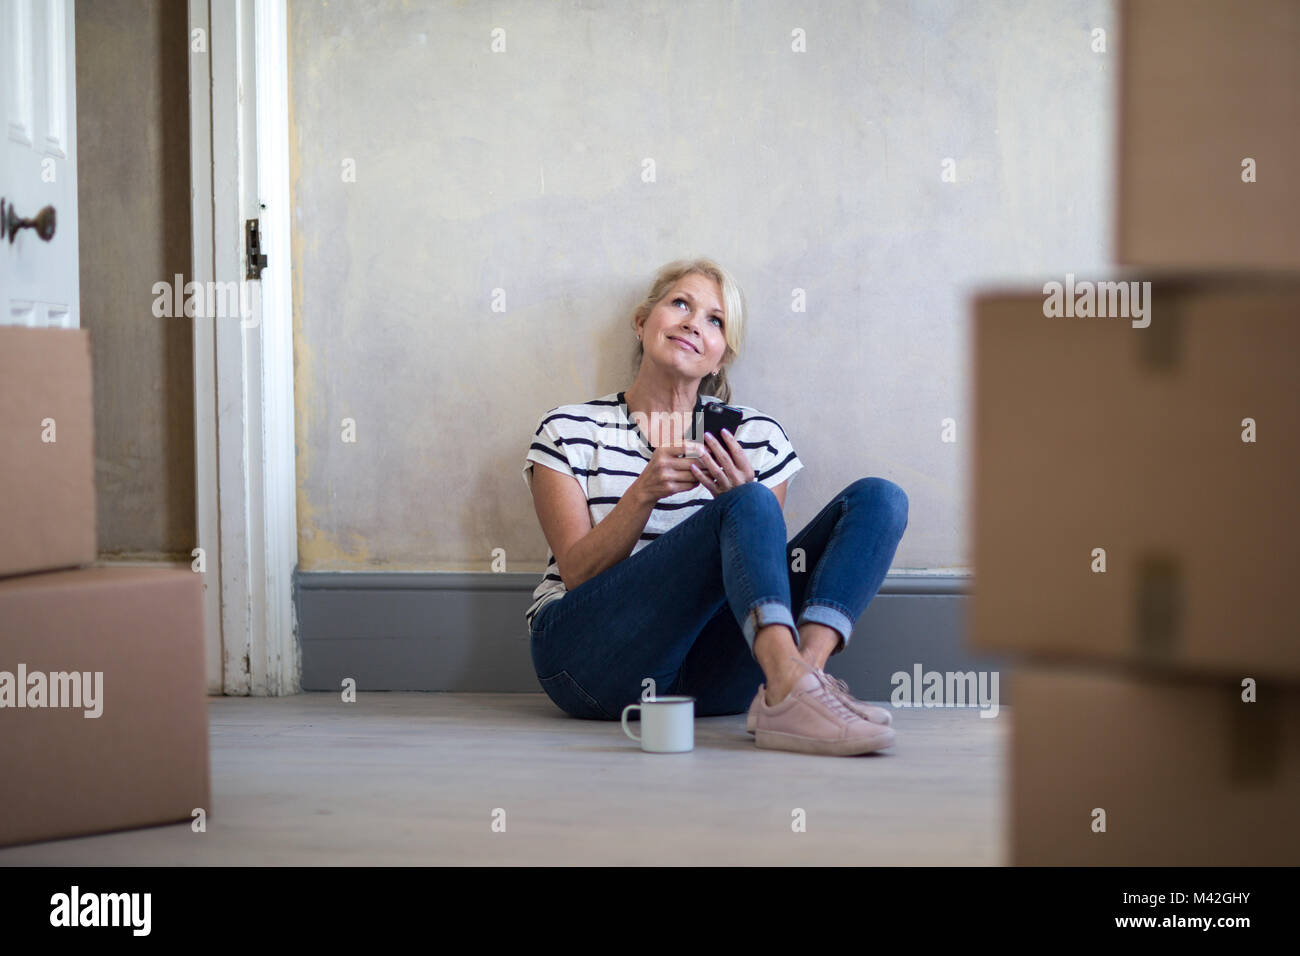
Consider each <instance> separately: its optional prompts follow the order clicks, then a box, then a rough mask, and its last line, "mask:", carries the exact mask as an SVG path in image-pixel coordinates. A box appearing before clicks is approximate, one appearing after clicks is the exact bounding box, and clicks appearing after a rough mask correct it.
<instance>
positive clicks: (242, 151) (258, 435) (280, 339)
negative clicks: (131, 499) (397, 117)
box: [186, 0, 301, 695]
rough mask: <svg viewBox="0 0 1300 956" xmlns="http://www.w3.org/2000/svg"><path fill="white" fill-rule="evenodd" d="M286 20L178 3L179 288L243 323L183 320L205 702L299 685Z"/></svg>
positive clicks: (227, 2)
mask: <svg viewBox="0 0 1300 956" xmlns="http://www.w3.org/2000/svg"><path fill="white" fill-rule="evenodd" d="M286 15H287V14H286V6H285V0H233V2H232V0H216V2H213V0H189V42H190V56H189V66H190V77H189V81H190V82H189V86H190V175H191V190H190V196H191V207H192V217H191V221H192V240H193V252H194V259H193V270H192V271H193V274H192V276H191V280H192V281H193V282H195V283H197V286H196V288H195V291H197V290H208V289H213V288H217V289H220V288H223V287H224V288H227V289H233V288H238V290H239V293H240V294H239V295H238V296H236V297H235V299H236V300H237V301H236V309H235V311H236V313H240V312H242V309H240V308H238V305H239V303H252V312H251V316H241V315H240V314H235V315H232V316H229V317H223V316H222V315H220V314H218V316H217V317H215V318H214V317H212V316H210V315H206V314H199V312H196V314H195V317H194V319H193V323H194V432H195V435H194V437H195V477H196V487H195V492H196V500H195V504H196V512H197V515H196V522H195V524H196V532H197V535H198V545H197V546H198V548H201V549H202V559H203V561H204V566H205V567H204V622H205V631H206V635H205V636H206V657H207V675H208V692H209V693H214V694H232V695H278V694H293V693H298V692H299V691H300V690H301V658H300V654H299V651H298V641H297V635H296V632H297V622H296V615H295V613H294V607H293V593H292V589H293V571H294V567H295V566H296V564H297V557H298V527H297V511H296V497H295V496H296V493H297V479H296V475H295V470H294V400H293V399H294V396H293V308H292V296H291V290H292V284H291V280H290V276H291V272H290V261H289V222H290V220H289V138H288V91H287V86H288V83H287V80H288V47H287V41H288V31H287V22H286ZM246 219H258V220H259V221H260V223H261V242H262V252H263V253H264V254H265V255H267V257H268V260H269V261H268V264H267V266H266V269H265V271H264V272H263V274H262V278H261V279H260V280H251V281H248V282H246V280H245V279H244V269H245V259H246V257H245V254H244V221H245V220H246ZM209 283H213V285H209ZM231 283H233V284H234V285H231ZM258 290H260V295H259V294H257V293H258ZM186 293H187V298H188V293H189V287H188V286H187V290H186ZM214 300H215V297H214ZM226 301H227V302H228V303H229V301H230V300H229V299H227V300H226ZM259 309H260V316H259V315H258V312H259ZM199 311H200V312H205V311H206V310H199ZM197 558H198V556H197V555H196V560H197Z"/></svg>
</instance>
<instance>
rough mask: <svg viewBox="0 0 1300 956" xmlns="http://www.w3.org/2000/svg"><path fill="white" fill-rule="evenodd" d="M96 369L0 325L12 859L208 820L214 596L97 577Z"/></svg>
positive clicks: (129, 578) (2, 755) (79, 348)
mask: <svg viewBox="0 0 1300 956" xmlns="http://www.w3.org/2000/svg"><path fill="white" fill-rule="evenodd" d="M90 368H91V366H90V334H89V332H87V331H85V330H81V329H31V328H24V327H11V326H0V529H3V531H2V533H0V767H3V768H4V769H3V773H0V845H6V844H13V843H25V842H30V841H34V840H43V839H51V838H56V837H67V836H75V835H80V834H89V833H100V832H104V831H107V830H118V829H125V828H130V827H139V826H148V825H153V824H159V823H169V822H174V821H180V820H186V821H188V820H190V819H191V818H192V814H193V811H194V810H195V809H197V808H201V809H203V811H204V813H205V814H209V813H210V810H211V808H210V806H209V779H208V731H207V698H206V690H205V677H204V655H203V616H202V583H201V582H200V580H199V577H198V575H196V574H193V573H191V572H189V571H183V570H172V569H153V568H132V567H94V566H93V565H94V564H95V559H96V553H95V543H96V534H95V489H94V441H93V427H92V426H93V417H92V406H91V377H90Z"/></svg>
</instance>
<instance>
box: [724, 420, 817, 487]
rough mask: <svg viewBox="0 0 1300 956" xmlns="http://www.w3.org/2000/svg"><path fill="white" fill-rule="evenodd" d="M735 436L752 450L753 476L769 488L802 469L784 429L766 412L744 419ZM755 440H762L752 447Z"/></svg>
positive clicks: (801, 464)
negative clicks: (765, 413)
mask: <svg viewBox="0 0 1300 956" xmlns="http://www.w3.org/2000/svg"><path fill="white" fill-rule="evenodd" d="M736 437H737V438H739V439H740V440H741V441H742V442H743V443H744V444H745V446H746V447H749V448H750V449H751V450H752V452H753V453H754V457H753V458H752V459H751V461H752V462H753V464H754V477H755V478H756V479H758V480H759V481H761V482H762V483H763V484H765V485H767V486H768V487H769V488H775V487H776V486H777V485H779V484H781V482H783V481H789V480H790V479H791V478H793V477H794V476H795V475H796V474H798V473H799V471H801V470H802V469H803V462H801V461H800V460H799V456H798V455H797V454H795V450H794V445H793V444H791V442H790V438H789V436H787V435H786V432H785V429H784V428H782V427H781V423H780V422H778V421H777V420H776V419H774V418H772V417H771V416H769V415H764V414H762V413H759V414H757V415H755V416H753V417H752V418H748V419H746V420H745V421H743V422H742V423H741V424H740V425H739V426H738V427H737V428H736ZM756 441H761V442H762V443H763V444H762V445H761V446H758V447H754V446H753V445H752V443H753V442H756Z"/></svg>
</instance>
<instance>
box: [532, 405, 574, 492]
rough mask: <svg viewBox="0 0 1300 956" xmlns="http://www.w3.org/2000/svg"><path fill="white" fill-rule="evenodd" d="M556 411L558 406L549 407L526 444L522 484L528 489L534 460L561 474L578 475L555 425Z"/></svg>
mask: <svg viewBox="0 0 1300 956" xmlns="http://www.w3.org/2000/svg"><path fill="white" fill-rule="evenodd" d="M557 411H559V408H558V406H557V407H556V408H552V409H550V410H549V411H548V412H546V414H544V415H543V416H542V417H541V418H540V419H539V420H538V422H537V429H536V430H535V431H534V432H533V437H532V439H531V441H530V443H529V446H528V453H527V454H526V455H525V456H524V472H523V474H524V484H525V485H527V486H528V490H529V491H532V490H533V463H534V462H537V463H540V464H543V465H545V466H546V467H548V468H553V469H555V470H556V471H558V472H560V473H561V474H565V475H572V476H573V477H574V478H577V477H578V476H577V475H576V474H574V471H573V465H572V464H571V463H570V462H569V456H568V455H567V454H566V452H565V446H564V437H563V436H562V435H561V434H560V432H559V429H558V427H557V425H558V422H559V418H557V417H556V414H555V413H556V412H557Z"/></svg>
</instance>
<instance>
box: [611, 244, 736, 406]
mask: <svg viewBox="0 0 1300 956" xmlns="http://www.w3.org/2000/svg"><path fill="white" fill-rule="evenodd" d="M691 274H697V275H702V276H706V277H707V278H710V279H712V280H713V281H714V282H716V283H717V284H718V287H719V289H721V291H722V309H723V312H724V313H725V315H724V319H723V329H722V334H723V337H724V338H725V339H726V341H727V348H726V351H725V352H723V354H722V361H723V365H722V367H721V368H720V369H719V370H718V374H717V375H706V376H704V378H703V379H701V380H700V389H699V394H701V395H716V396H717V397H718V398H719V399H720V400H721V401H722V402H724V403H729V402H730V401H731V383H730V382H728V381H727V366H728V365H730V364H731V362H732V361H733V360H734V359H735V358H736V357H737V356H738V355H740V350H741V347H742V346H743V345H744V342H745V295H744V293H743V292H741V291H740V285H739V283H737V282H736V280H735V278H733V277H732V275H731V273H730V272H728V271H727V270H726V269H724V268H722V266H720V265H718V264H717V263H716V262H714V261H713V260H712V259H708V258H703V257H701V258H698V259H678V260H677V261H676V262H670V263H668V264H667V265H666V266H663V267H661V268H660V269H659V273H658V274H657V275H656V276H655V280H654V282H653V283H652V284H651V285H650V291H649V292H647V293H646V297H645V299H644V300H642V302H641V304H640V305H638V306H637V308H636V312H634V313H633V315H632V327H633V328H636V327H637V326H638V325H639V324H640V323H641V322H642V321H644V320H645V319H647V318H648V317H649V316H650V311H651V310H652V309H653V308H654V307H655V305H656V304H657V303H658V302H659V300H660V299H662V298H663V297H664V295H666V294H667V292H668V290H669V289H671V288H672V287H673V286H674V285H675V284H676V283H677V281H678V280H679V279H681V278H683V277H684V276H688V275H691ZM644 357H645V346H644V345H643V344H642V343H641V342H637V346H636V356H635V358H634V359H633V363H632V365H633V369H632V371H633V375H635V374H636V373H637V372H638V371H640V369H641V360H642V359H643V358H644Z"/></svg>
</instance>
